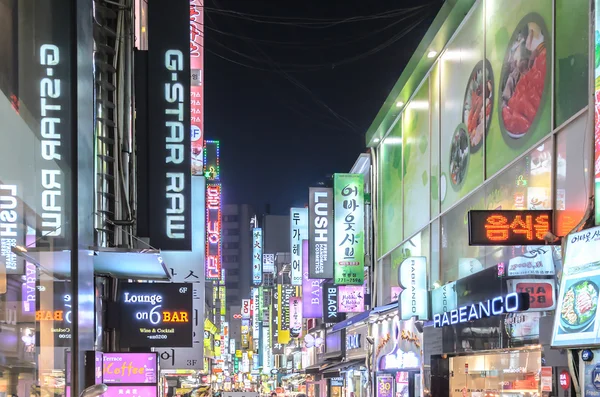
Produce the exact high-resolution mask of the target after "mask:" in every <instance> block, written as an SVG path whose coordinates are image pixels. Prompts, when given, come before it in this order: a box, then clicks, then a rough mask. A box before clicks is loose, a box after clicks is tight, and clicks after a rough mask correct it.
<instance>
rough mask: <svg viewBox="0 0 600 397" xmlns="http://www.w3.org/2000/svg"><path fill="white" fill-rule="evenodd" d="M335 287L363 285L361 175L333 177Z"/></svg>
mask: <svg viewBox="0 0 600 397" xmlns="http://www.w3.org/2000/svg"><path fill="white" fill-rule="evenodd" d="M333 186H334V199H335V233H334V235H335V257H334V260H335V267H334V283H335V284H336V285H362V284H363V283H364V276H365V275H364V259H365V258H364V256H365V255H364V252H365V227H364V224H365V220H364V217H365V211H364V176H363V175H362V174H334V176H333Z"/></svg>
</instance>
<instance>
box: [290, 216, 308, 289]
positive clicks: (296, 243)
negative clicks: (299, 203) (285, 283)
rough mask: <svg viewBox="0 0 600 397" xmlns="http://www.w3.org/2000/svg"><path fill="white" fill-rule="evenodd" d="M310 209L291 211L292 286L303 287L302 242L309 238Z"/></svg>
mask: <svg viewBox="0 0 600 397" xmlns="http://www.w3.org/2000/svg"><path fill="white" fill-rule="evenodd" d="M307 223H308V209H306V208H292V209H291V210H290V229H291V230H290V238H291V242H290V251H291V253H292V271H291V273H290V278H291V279H292V285H302V240H306V239H307V238H308V225H307Z"/></svg>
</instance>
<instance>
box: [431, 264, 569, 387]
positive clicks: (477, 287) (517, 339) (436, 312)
mask: <svg viewBox="0 0 600 397" xmlns="http://www.w3.org/2000/svg"><path fill="white" fill-rule="evenodd" d="M507 270H508V269H506V268H505V267H504V266H495V267H492V268H489V269H485V270H482V271H480V272H478V273H476V274H474V275H471V276H469V277H465V278H462V279H460V280H458V281H456V282H453V283H450V284H447V285H444V286H441V287H439V288H436V289H434V290H433V291H432V303H433V305H432V312H433V321H431V322H429V323H427V324H426V325H427V326H426V327H425V328H424V338H425V339H424V343H425V344H424V360H425V364H426V366H427V367H430V369H431V392H432V394H433V395H435V393H446V394H444V395H449V396H453V397H461V396H464V395H467V396H476V395H479V394H478V393H481V395H488V394H492V395H495V396H500V397H501V396H511V397H512V396H529V395H535V394H537V395H541V393H542V392H549V391H554V392H556V391H557V387H558V384H557V383H556V382H553V379H552V373H554V374H555V377H556V374H557V373H560V371H563V370H564V369H565V368H566V367H567V359H566V356H565V355H561V354H557V352H556V351H553V350H552V349H551V348H550V332H542V333H540V329H544V328H545V329H548V330H549V329H550V328H551V327H552V322H553V311H554V309H555V307H556V286H555V278H554V276H553V275H549V276H548V275H547V276H530V275H529V276H522V275H512V276H509V275H508V271H507ZM548 373H550V377H548Z"/></svg>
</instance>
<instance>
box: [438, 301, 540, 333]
mask: <svg viewBox="0 0 600 397" xmlns="http://www.w3.org/2000/svg"><path fill="white" fill-rule="evenodd" d="M528 309H529V294H527V293H523V292H521V293H519V292H512V293H510V294H508V295H506V296H497V297H495V298H493V299H488V300H486V301H483V302H478V303H473V304H471V305H467V306H461V307H459V308H458V309H454V310H452V311H449V312H445V313H442V314H435V315H434V316H433V326H434V327H435V328H441V327H444V326H448V325H455V324H462V323H466V322H469V321H474V320H480V319H482V318H487V317H491V316H499V315H501V314H506V313H514V312H521V311H525V310H528Z"/></svg>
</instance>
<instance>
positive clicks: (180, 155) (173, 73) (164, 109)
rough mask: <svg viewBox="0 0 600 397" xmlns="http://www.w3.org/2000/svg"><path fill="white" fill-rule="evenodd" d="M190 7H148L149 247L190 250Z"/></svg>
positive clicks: (177, 3)
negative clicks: (150, 245) (150, 176)
mask: <svg viewBox="0 0 600 397" xmlns="http://www.w3.org/2000/svg"><path fill="white" fill-rule="evenodd" d="M188 7H189V4H188V3H187V2H185V1H174V2H163V1H158V2H152V4H151V5H150V6H149V7H148V35H149V36H148V44H149V47H148V82H149V85H148V127H149V128H148V141H149V142H152V144H151V145H149V146H148V157H149V160H150V161H148V174H149V175H152V178H149V180H148V181H149V182H148V193H149V202H148V206H149V210H150V213H151V214H152V216H151V217H150V219H149V221H148V222H149V235H150V236H149V237H150V243H151V244H152V245H153V246H155V247H157V248H160V249H162V250H169V251H189V250H191V248H192V222H191V220H192V213H191V197H192V194H191V173H190V168H191V142H190V135H189V134H190V56H189V52H190V44H189V38H190V31H189V23H190V20H189V12H190V10H189V8H188Z"/></svg>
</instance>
